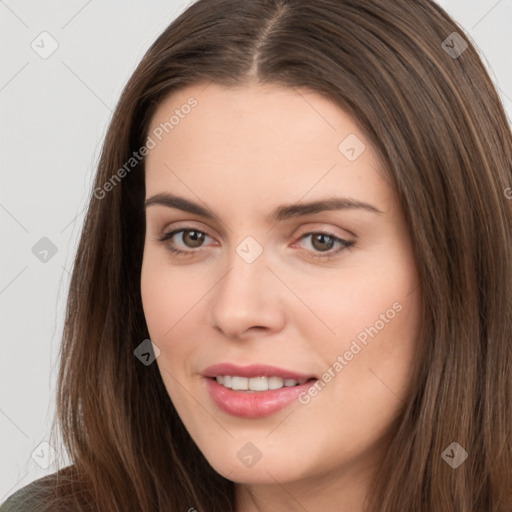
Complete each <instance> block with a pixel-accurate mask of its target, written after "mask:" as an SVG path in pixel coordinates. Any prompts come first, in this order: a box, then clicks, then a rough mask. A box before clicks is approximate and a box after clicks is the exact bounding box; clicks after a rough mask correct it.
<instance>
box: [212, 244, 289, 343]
mask: <svg viewBox="0 0 512 512" xmlns="http://www.w3.org/2000/svg"><path fill="white" fill-rule="evenodd" d="M228 265H229V266H228V270H227V271H226V273H225V274H224V276H223V277H222V278H221V279H220V281H219V282H218V284H217V285H216V286H215V287H214V288H213V290H212V292H211V295H210V304H209V317H208V318H209V323H210V325H211V326H212V327H213V328H214V329H216V330H218V331H220V332H222V333H223V334H224V335H225V336H227V337H229V338H232V339H243V338H244V337H248V336H254V335H255V334H257V335H268V334H270V333H273V332H278V331H279V330H281V329H282V328H283V326H284V325H285V322H286V314H285V311H286V310H285V307H284V300H285V289H284V287H283V284H282V283H281V282H280V281H279V280H278V279H277V278H276V276H275V274H274V273H273V272H272V271H271V270H270V269H269V268H268V266H267V259H266V255H265V251H263V253H262V254H261V255H260V256H259V257H258V258H257V259H256V260H255V261H253V262H251V263H248V262H247V261H245V260H244V259H243V258H242V257H240V256H239V254H238V253H236V251H233V253H232V254H231V255H230V258H229V262H228ZM258 333H259V334H258Z"/></svg>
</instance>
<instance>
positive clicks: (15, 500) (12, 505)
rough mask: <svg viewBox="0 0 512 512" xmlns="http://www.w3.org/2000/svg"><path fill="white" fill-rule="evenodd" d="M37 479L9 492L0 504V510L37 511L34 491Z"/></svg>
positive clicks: (16, 511) (7, 511) (2, 511)
mask: <svg viewBox="0 0 512 512" xmlns="http://www.w3.org/2000/svg"><path fill="white" fill-rule="evenodd" d="M36 482H38V480H36V481H34V482H31V483H30V484H28V485H25V486H24V487H22V488H21V489H18V490H17V491H16V492H15V493H14V494H11V495H10V496H9V497H8V498H7V500H6V501H4V503H2V504H1V505H0V512H38V510H39V508H38V503H37V497H36V493H37V490H38V486H37V485H36Z"/></svg>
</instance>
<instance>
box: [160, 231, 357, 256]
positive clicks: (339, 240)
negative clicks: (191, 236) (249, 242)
mask: <svg viewBox="0 0 512 512" xmlns="http://www.w3.org/2000/svg"><path fill="white" fill-rule="evenodd" d="M185 231H195V232H197V233H200V234H201V235H206V236H210V235H208V233H206V232H205V231H201V230H200V229H196V228H181V229H175V230H174V231H171V232H169V233H165V234H164V235H163V236H162V237H160V238H159V241H160V242H168V241H169V240H170V239H171V238H172V237H173V236H174V235H176V234H178V233H182V232H185ZM311 235H325V236H328V237H329V238H332V240H333V241H334V243H339V244H341V247H340V248H339V249H338V250H336V251H332V250H331V249H330V250H329V251H325V252H319V251H314V252H316V253H317V254H315V253H313V254H312V255H311V256H312V257H313V258H318V259H323V260H325V259H329V258H333V257H335V256H336V255H338V254H339V253H341V252H343V251H345V250H349V251H351V250H352V248H353V247H352V246H353V245H354V243H355V242H349V241H348V240H344V239H343V238H340V237H338V236H335V235H333V234H332V233H329V232H326V231H310V232H309V233H304V234H303V235H302V236H301V237H300V238H299V240H302V239H303V238H306V237H308V236H311ZM210 238H211V237H210ZM166 245H167V249H168V250H169V251H170V252H171V253H173V254H175V255H177V256H183V257H187V256H191V255H192V254H194V253H196V252H198V251H197V250H195V249H191V250H188V251H183V250H181V249H176V247H173V246H172V245H171V244H166ZM308 252H309V251H308Z"/></svg>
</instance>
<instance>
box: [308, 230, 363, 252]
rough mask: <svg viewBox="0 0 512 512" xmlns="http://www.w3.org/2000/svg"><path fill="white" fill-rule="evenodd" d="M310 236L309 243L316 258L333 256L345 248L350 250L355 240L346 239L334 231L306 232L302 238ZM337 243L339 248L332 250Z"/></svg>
mask: <svg viewBox="0 0 512 512" xmlns="http://www.w3.org/2000/svg"><path fill="white" fill-rule="evenodd" d="M308 238H310V243H309V245H310V247H312V248H313V254H312V255H311V256H312V257H314V258H331V257H333V256H335V255H336V254H338V253H339V252H341V251H344V250H345V249H348V250H350V249H351V247H352V246H353V245H354V242H349V241H348V240H344V239H343V238H340V237H338V236H336V235H333V234H332V233H327V232H323V231H314V232H311V233H306V234H304V235H302V236H301V237H300V240H305V239H308ZM335 245H337V246H338V249H336V250H334V251H332V250H331V249H332V248H333V247H334V246H335ZM309 252H311V251H309Z"/></svg>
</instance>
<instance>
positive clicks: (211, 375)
mask: <svg viewBox="0 0 512 512" xmlns="http://www.w3.org/2000/svg"><path fill="white" fill-rule="evenodd" d="M202 375H203V377H204V379H203V381H204V384H205V386H206V389H207V391H208V394H209V395H210V398H211V400H212V401H213V402H214V403H215V405H216V406H217V407H218V408H219V409H220V410H221V411H223V412H225V413H227V414H230V415H232V416H238V417H241V418H260V417H264V416H269V415H271V414H274V413H276V412H277V411H280V410H282V409H284V408H285V407H287V406H289V405H291V404H292V403H293V402H294V401H296V400H297V398H298V396H299V395H300V394H302V393H304V392H307V390H308V388H309V387H310V386H312V385H314V384H315V382H316V381H317V380H318V379H317V377H316V376H314V375H313V374H305V373H299V372H295V371H292V370H286V369H284V368H279V367H276V366H268V365H261V364H254V365H249V366H237V365H234V364H231V363H222V364H217V365H213V366H210V367H208V368H207V369H206V370H205V371H204V372H203V373H202ZM226 375H229V376H236V377H242V378H247V379H251V378H255V377H278V378H281V379H283V380H285V379H289V380H292V379H293V380H295V381H297V382H298V384H297V385H294V386H290V387H281V388H279V389H268V390H266V391H251V390H246V391H244V390H234V389H229V388H228V387H225V386H224V385H222V384H221V383H219V382H217V380H219V379H217V377H222V376H226ZM216 379H217V380H216ZM221 380H222V379H221Z"/></svg>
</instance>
